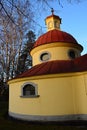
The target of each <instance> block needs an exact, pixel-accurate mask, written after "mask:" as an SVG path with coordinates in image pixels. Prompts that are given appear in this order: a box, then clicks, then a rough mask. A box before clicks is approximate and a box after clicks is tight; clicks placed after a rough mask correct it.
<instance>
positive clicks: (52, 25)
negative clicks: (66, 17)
mask: <svg viewBox="0 0 87 130" xmlns="http://www.w3.org/2000/svg"><path fill="white" fill-rule="evenodd" d="M55 22H57V26H55ZM60 22H61V20H60V19H58V18H55V17H49V18H47V19H45V23H46V25H47V31H50V30H53V29H59V30H60Z"/></svg>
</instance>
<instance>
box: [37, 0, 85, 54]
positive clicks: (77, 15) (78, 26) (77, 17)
mask: <svg viewBox="0 0 87 130" xmlns="http://www.w3.org/2000/svg"><path fill="white" fill-rule="evenodd" d="M64 1H65V0H64ZM49 6H50V7H52V8H54V10H55V12H54V14H55V15H59V16H60V17H61V18H62V24H61V30H62V31H65V32H68V33H70V34H71V35H73V36H74V38H75V39H76V40H77V41H78V43H79V44H81V45H82V46H83V47H84V51H83V52H82V55H83V54H85V53H87V0H83V1H82V2H80V3H74V2H73V3H72V4H69V3H67V2H66V1H65V2H63V3H62V6H63V8H62V7H61V6H60V5H58V2H56V3H55V2H50V3H49V5H47V7H46V10H45V11H43V12H42V13H41V14H40V15H38V18H37V20H36V21H37V22H38V23H39V24H40V25H41V26H42V27H45V26H46V25H45V21H44V20H45V18H46V17H47V16H49V15H51V11H50V7H49ZM43 30H44V32H46V30H45V28H43Z"/></svg>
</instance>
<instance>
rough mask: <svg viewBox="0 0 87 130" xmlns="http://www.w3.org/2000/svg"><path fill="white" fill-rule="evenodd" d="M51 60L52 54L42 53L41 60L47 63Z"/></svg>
mask: <svg viewBox="0 0 87 130" xmlns="http://www.w3.org/2000/svg"><path fill="white" fill-rule="evenodd" d="M49 59H50V54H49V53H47V52H45V53H42V54H41V56H40V60H41V61H47V60H49Z"/></svg>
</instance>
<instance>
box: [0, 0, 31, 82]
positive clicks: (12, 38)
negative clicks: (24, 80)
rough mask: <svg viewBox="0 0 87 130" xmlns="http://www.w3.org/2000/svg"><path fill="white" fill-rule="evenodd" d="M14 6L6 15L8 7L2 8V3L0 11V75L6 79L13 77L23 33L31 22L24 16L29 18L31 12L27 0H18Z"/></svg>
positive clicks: (21, 45)
mask: <svg viewBox="0 0 87 130" xmlns="http://www.w3.org/2000/svg"><path fill="white" fill-rule="evenodd" d="M8 1H9V0H8ZM0 2H2V1H0ZM0 4H1V3H0ZM9 4H10V1H9ZM11 4H14V3H11ZM1 5H2V4H1ZM14 6H15V8H14V10H13V9H11V12H9V15H8V11H7V10H9V9H8V8H6V9H4V8H5V7H4V5H2V8H1V13H0V70H1V71H0V75H1V77H4V78H6V80H7V79H9V78H10V77H14V75H15V72H16V70H17V64H18V60H19V57H20V55H21V51H22V48H23V43H24V39H25V34H26V32H27V31H28V30H29V28H30V23H31V19H29V18H27V17H25V16H28V17H30V18H31V14H32V13H31V11H30V10H28V9H29V6H30V4H29V2H28V1H25V3H22V2H21V1H20V0H19V1H18V2H17V3H16V5H15V4H14ZM12 7H13V6H12Z"/></svg>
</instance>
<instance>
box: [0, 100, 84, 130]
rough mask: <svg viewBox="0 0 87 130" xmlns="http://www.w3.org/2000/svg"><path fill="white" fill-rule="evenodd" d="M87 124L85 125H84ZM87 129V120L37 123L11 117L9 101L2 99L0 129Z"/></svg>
mask: <svg viewBox="0 0 87 130" xmlns="http://www.w3.org/2000/svg"><path fill="white" fill-rule="evenodd" d="M82 124H85V127H84V125H82ZM7 129H8V130H19V129H20V130H78V129H82V130H87V122H85V123H69V125H68V124H67V123H63V124H60V123H51V122H50V123H40V122H38V123H36V122H23V121H18V120H14V119H12V118H9V116H8V102H7V101H0V130H7Z"/></svg>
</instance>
